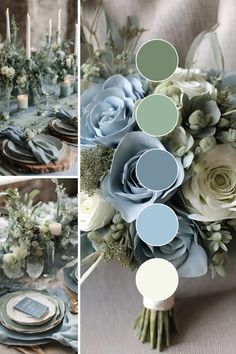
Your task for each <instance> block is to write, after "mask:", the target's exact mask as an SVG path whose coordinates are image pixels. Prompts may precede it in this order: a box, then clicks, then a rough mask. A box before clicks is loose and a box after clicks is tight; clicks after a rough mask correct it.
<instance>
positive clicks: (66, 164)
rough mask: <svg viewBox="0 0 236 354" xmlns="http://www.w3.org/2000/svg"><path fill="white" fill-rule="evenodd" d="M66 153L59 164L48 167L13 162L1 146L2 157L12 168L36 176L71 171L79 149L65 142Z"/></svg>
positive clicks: (50, 164) (51, 163)
mask: <svg viewBox="0 0 236 354" xmlns="http://www.w3.org/2000/svg"><path fill="white" fill-rule="evenodd" d="M62 144H63V148H64V152H63V154H62V156H61V157H60V159H59V160H58V161H57V162H55V163H54V162H50V163H49V164H47V165H42V164H35V165H34V164H26V163H23V162H20V161H15V160H11V159H10V158H9V157H6V156H4V154H3V153H2V145H1V156H2V158H3V159H4V161H6V162H7V163H8V164H9V165H10V166H12V167H15V168H16V169H17V170H18V171H21V172H31V173H34V174H41V173H48V172H61V171H66V170H68V169H70V168H71V167H72V166H73V165H74V163H75V160H76V157H77V148H75V147H72V146H69V145H68V144H66V143H65V142H62Z"/></svg>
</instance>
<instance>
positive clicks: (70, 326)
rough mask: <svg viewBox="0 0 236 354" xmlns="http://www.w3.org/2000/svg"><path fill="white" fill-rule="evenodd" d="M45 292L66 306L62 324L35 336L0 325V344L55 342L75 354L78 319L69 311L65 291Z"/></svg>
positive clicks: (59, 289)
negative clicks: (57, 298) (58, 298)
mask: <svg viewBox="0 0 236 354" xmlns="http://www.w3.org/2000/svg"><path fill="white" fill-rule="evenodd" d="M47 292H48V293H49V294H52V295H56V296H58V297H60V299H61V300H62V301H64V303H65V305H66V312H65V316H64V319H63V321H62V323H61V324H59V325H58V326H57V327H56V328H53V329H51V330H49V331H46V332H43V333H35V334H28V333H27V336H26V335H25V334H24V333H19V332H15V331H12V330H9V329H7V328H6V327H4V326H3V325H2V324H1V323H0V343H2V344H6V345H22V346H33V345H41V344H46V343H49V342H51V341H56V342H58V343H60V344H61V345H64V346H66V347H70V348H72V349H73V350H74V351H75V352H76V353H77V351H78V318H77V316H76V315H72V314H71V313H70V311H69V308H70V301H69V299H68V297H67V295H66V293H65V291H64V290H63V289H62V288H60V287H57V288H52V289H48V291H47ZM47 292H46V293H47Z"/></svg>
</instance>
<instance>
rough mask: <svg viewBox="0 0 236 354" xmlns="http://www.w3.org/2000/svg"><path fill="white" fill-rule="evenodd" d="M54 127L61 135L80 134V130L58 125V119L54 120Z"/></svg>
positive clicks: (73, 135) (72, 135)
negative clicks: (71, 129)
mask: <svg viewBox="0 0 236 354" xmlns="http://www.w3.org/2000/svg"><path fill="white" fill-rule="evenodd" d="M52 128H53V129H54V130H55V131H56V132H57V133H59V134H61V135H66V136H71V137H77V136H78V131H70V130H67V129H65V128H61V127H58V126H57V124H56V121H52Z"/></svg>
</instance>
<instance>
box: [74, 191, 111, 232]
mask: <svg viewBox="0 0 236 354" xmlns="http://www.w3.org/2000/svg"><path fill="white" fill-rule="evenodd" d="M114 215H115V209H114V208H113V207H112V205H111V203H110V202H108V201H106V200H105V199H104V198H103V197H102V194H101V192H100V191H99V190H97V191H96V193H95V194H94V195H93V196H92V197H89V196H87V195H86V194H85V193H81V197H80V228H81V230H82V231H91V230H96V229H100V228H101V227H103V226H105V225H107V224H108V223H109V222H110V221H111V219H112V218H113V216H114Z"/></svg>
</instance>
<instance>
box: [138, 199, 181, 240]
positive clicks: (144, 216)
mask: <svg viewBox="0 0 236 354" xmlns="http://www.w3.org/2000/svg"><path fill="white" fill-rule="evenodd" d="M178 229H179V221H178V218H177V216H176V214H175V212H174V211H173V210H172V209H171V208H169V207H168V206H167V205H165V204H153V205H149V206H148V207H146V208H145V209H143V210H142V211H141V213H139V215H138V217H137V219H136V230H137V234H138V236H139V237H140V238H141V239H142V240H143V241H144V242H145V243H147V244H148V245H150V246H164V245H166V244H167V243H169V242H171V241H172V240H173V238H174V237H175V236H176V234H177V232H178Z"/></svg>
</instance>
